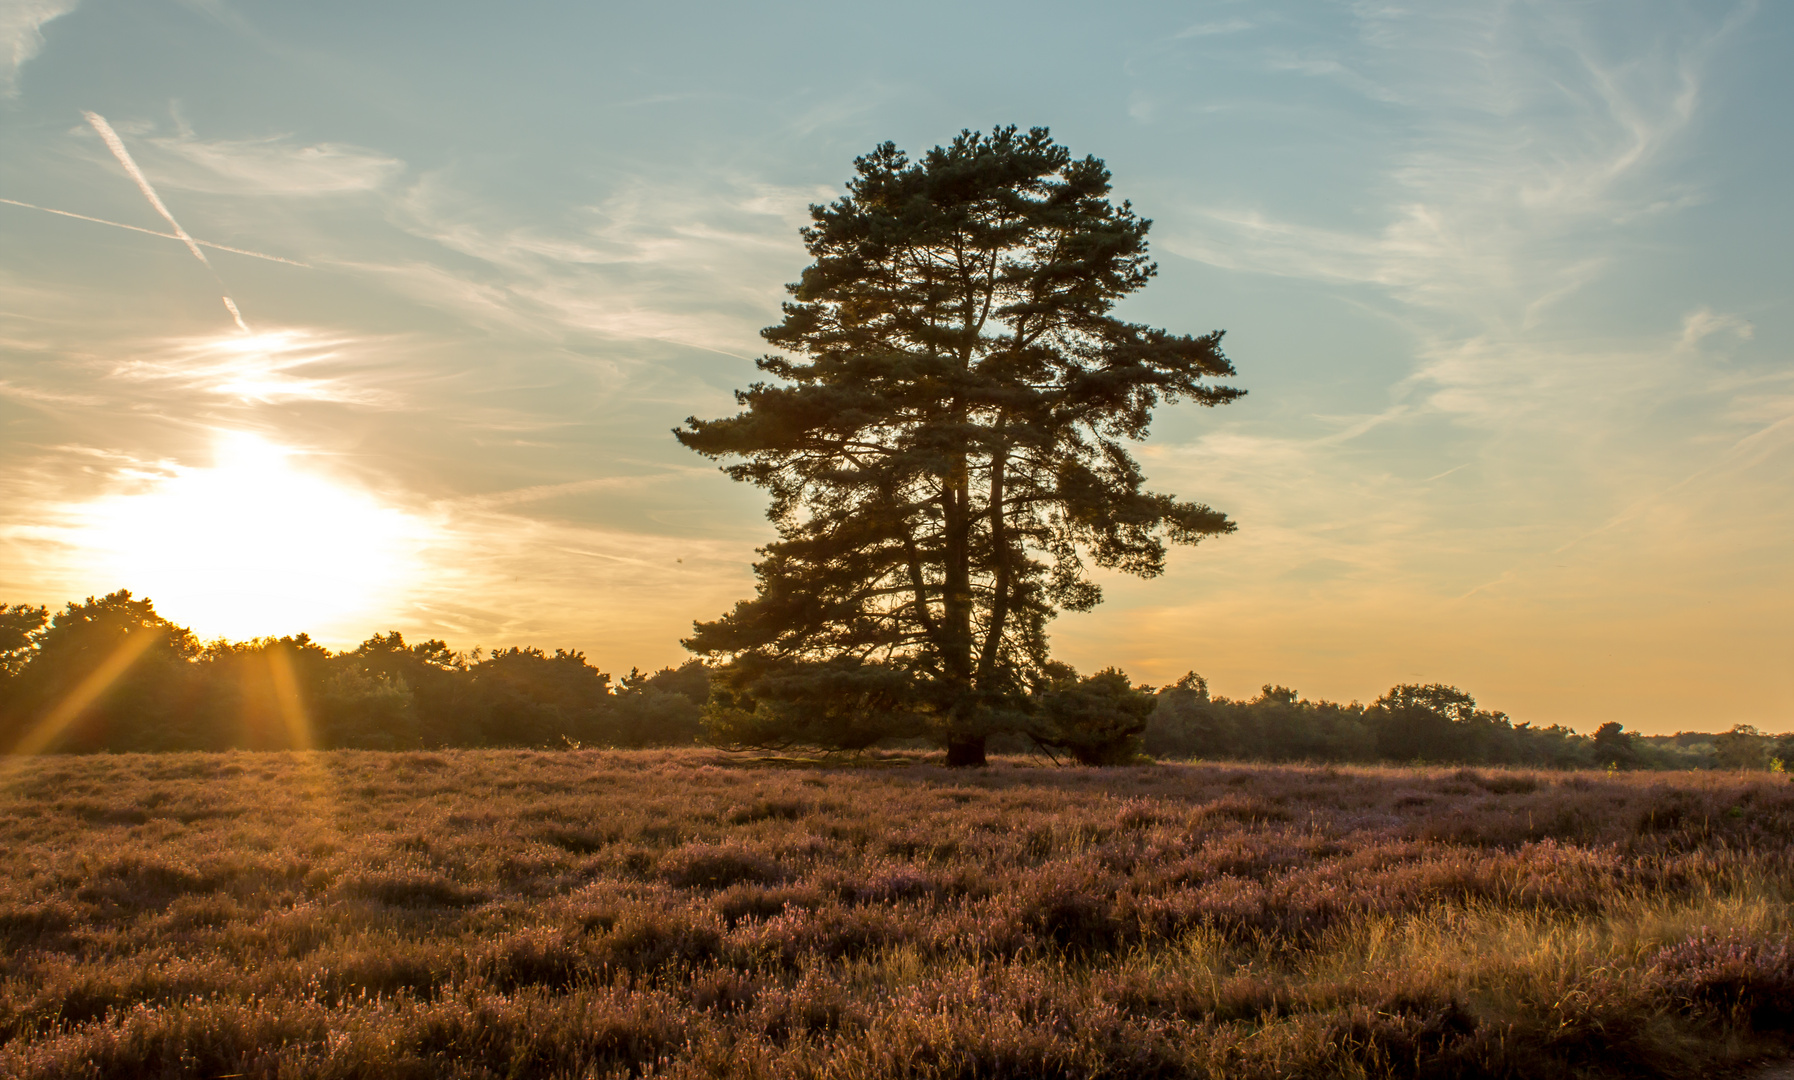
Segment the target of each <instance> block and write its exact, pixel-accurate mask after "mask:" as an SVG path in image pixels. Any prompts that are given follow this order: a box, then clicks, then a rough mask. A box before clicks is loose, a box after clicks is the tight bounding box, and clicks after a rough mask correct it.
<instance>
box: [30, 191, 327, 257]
mask: <svg viewBox="0 0 1794 1080" xmlns="http://www.w3.org/2000/svg"><path fill="white" fill-rule="evenodd" d="M0 203H5V204H6V205H8V206H23V207H24V208H25V209H27V210H42V211H43V212H44V213H46V214H57V215H60V216H62V217H66V218H74V219H75V220H77V221H91V222H93V223H94V224H95V225H110V226H112V227H113V228H115V229H129V230H131V231H132V232H140V233H147V234H148V235H150V236H160V237H161V238H162V239H164V240H179V239H180V237H178V236H176V235H175V234H173V233H171V232H161V231H159V230H156V229H146V228H144V227H143V226H141V225H126V224H125V223H124V222H122V221H107V220H106V219H105V218H98V217H88V216H87V215H86V214H76V213H71V212H70V211H67V210H56V209H53V208H51V207H48V206H39V205H37V204H36V203H28V202H20V201H19V200H17V199H0ZM193 242H194V243H195V244H198V245H199V246H200V247H208V248H211V249H212V250H213V251H228V252H230V253H231V254H232V255H247V256H249V257H250V258H252V259H267V260H268V261H269V262H277V263H286V264H287V265H288V266H301V267H304V268H305V269H307V270H311V269H314V267H313V266H312V264H311V263H304V262H300V261H299V260H298V259H288V258H285V257H283V256H280V255H270V254H268V253H267V252H265V251H250V250H248V249H247V248H239V247H231V246H230V245H229V244H215V243H213V242H212V241H210V240H201V239H199V238H197V237H195V238H194V240H193Z"/></svg>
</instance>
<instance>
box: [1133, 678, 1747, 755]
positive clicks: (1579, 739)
mask: <svg viewBox="0 0 1794 1080" xmlns="http://www.w3.org/2000/svg"><path fill="white" fill-rule="evenodd" d="M1600 730H1601V732H1605V733H1606V734H1605V735H1604V736H1603V735H1601V734H1600V733H1599V732H1598V733H1597V735H1596V736H1595V737H1593V738H1591V737H1590V736H1586V735H1578V734H1576V733H1575V732H1574V731H1571V730H1570V729H1568V728H1565V727H1561V726H1558V725H1552V726H1550V727H1543V728H1538V727H1533V726H1532V725H1530V724H1526V723H1519V724H1516V723H1514V722H1513V721H1512V720H1510V719H1509V718H1508V716H1507V714H1506V713H1502V712H1499V711H1491V710H1484V709H1478V708H1477V707H1476V700H1475V699H1474V698H1472V697H1471V696H1470V695H1469V694H1466V693H1464V692H1463V691H1462V690H1459V689H1458V688H1457V687H1454V686H1443V685H1439V684H1431V685H1425V686H1421V685H1403V686H1397V687H1394V688H1392V689H1391V690H1390V691H1389V693H1387V694H1385V695H1383V696H1382V697H1381V698H1378V699H1377V701H1376V702H1375V703H1373V704H1371V705H1368V706H1366V705H1360V704H1358V703H1357V702H1352V703H1351V704H1349V705H1341V704H1339V703H1337V702H1331V701H1308V700H1306V699H1302V698H1299V697H1298V696H1297V695H1296V693H1295V691H1293V690H1290V689H1288V688H1287V687H1280V686H1266V687H1265V688H1264V690H1263V691H1262V692H1261V693H1260V695H1259V696H1258V697H1257V698H1254V699H1252V700H1250V701H1230V700H1228V699H1227V698H1224V697H1217V698H1211V697H1210V696H1209V694H1208V684H1207V683H1206V682H1204V681H1203V679H1202V677H1201V676H1199V675H1196V674H1195V673H1193V672H1192V673H1191V674H1190V675H1187V676H1185V678H1184V679H1183V681H1181V682H1179V683H1178V684H1176V685H1175V686H1168V687H1166V688H1164V689H1163V690H1161V691H1159V694H1158V700H1157V707H1156V708H1155V709H1154V711H1153V713H1152V717H1151V720H1150V722H1149V723H1148V725H1147V730H1146V734H1145V747H1146V751H1147V753H1150V754H1153V755H1156V756H1158V757H1171V758H1189V757H1199V758H1211V759H1216V758H1219V759H1230V758H1231V759H1245V760H1260V761H1340V762H1347V761H1356V762H1372V761H1397V762H1433V763H1439V764H1471V765H1531V766H1542V767H1548V768H1590V767H1605V766H1607V765H1609V764H1610V763H1613V762H1616V761H1617V762H1618V764H1619V765H1620V767H1621V768H1691V767H1711V766H1712V764H1713V760H1712V758H1710V757H1700V756H1696V755H1685V754H1675V753H1669V752H1666V751H1663V750H1660V749H1657V748H1656V747H1655V745H1654V743H1653V742H1652V740H1648V739H1639V738H1637V737H1634V736H1630V735H1627V734H1625V733H1624V731H1623V730H1622V729H1621V727H1620V725H1618V724H1617V723H1610V724H1608V725H1606V726H1605V727H1603V728H1602V729H1600ZM1664 738H1665V739H1666V740H1667V737H1664ZM1702 738H1704V739H1708V738H1712V736H1702ZM1622 752H1626V753H1629V756H1626V757H1621V756H1619V755H1620V754H1621V753H1622Z"/></svg>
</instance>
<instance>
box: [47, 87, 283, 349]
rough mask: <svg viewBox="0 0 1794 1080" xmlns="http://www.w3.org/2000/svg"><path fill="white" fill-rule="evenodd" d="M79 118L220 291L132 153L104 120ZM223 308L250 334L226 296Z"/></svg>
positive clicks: (195, 246) (190, 239)
mask: <svg viewBox="0 0 1794 1080" xmlns="http://www.w3.org/2000/svg"><path fill="white" fill-rule="evenodd" d="M81 115H82V116H85V117H87V122H88V123H89V124H92V125H93V129H94V130H95V131H97V132H99V133H100V138H102V139H104V140H105V141H106V148H107V149H109V150H111V151H112V156H113V157H115V158H117V159H118V163H119V164H120V165H123V166H124V167H125V171H126V172H128V173H130V174H131V179H133V180H135V181H137V190H139V191H141V192H143V197H144V198H146V199H148V200H149V204H150V205H151V206H153V207H155V208H156V213H158V214H161V215H162V217H163V218H164V219H165V220H166V221H167V222H168V225H169V227H170V228H172V229H173V230H174V237H175V239H176V240H179V241H180V242H181V243H183V244H186V245H187V250H188V251H191V252H192V253H193V257H194V258H195V259H198V260H199V261H200V263H201V264H203V265H204V266H205V268H206V269H207V270H210V271H211V273H212V280H213V281H216V282H217V283H218V284H219V286H221V287H222V286H223V285H224V279H223V278H221V277H219V276H218V271H217V270H215V269H213V267H212V260H210V259H208V258H206V253H205V252H203V251H201V250H199V244H198V242H197V241H195V240H194V239H193V237H191V236H189V235H187V230H186V229H183V228H181V223H180V222H178V221H176V220H175V219H174V215H173V214H171V213H169V212H168V207H166V206H164V205H162V198H161V196H159V195H157V194H156V189H155V188H153V187H150V182H149V177H147V176H145V175H143V170H142V169H139V168H138V167H137V162H135V161H133V160H132V159H131V152H130V151H129V150H126V149H125V141H124V140H123V139H121V138H119V137H118V132H116V131H113V130H112V125H111V124H108V123H107V122H106V118H105V117H104V116H101V115H100V114H99V113H97V112H83V113H82V114H81ZM224 307H225V310H226V311H229V312H230V317H231V318H232V319H235V320H236V322H237V328H238V329H240V330H242V331H243V332H244V333H245V334H247V333H249V332H250V331H249V324H248V323H246V322H244V321H243V313H242V312H240V311H238V310H237V303H236V301H234V300H232V299H231V298H230V295H229V294H228V293H227V294H225V296H224Z"/></svg>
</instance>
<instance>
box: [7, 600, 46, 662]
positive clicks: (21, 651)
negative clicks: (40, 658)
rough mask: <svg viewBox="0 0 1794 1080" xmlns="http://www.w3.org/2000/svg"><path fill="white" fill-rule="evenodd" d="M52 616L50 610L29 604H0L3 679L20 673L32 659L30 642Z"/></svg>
mask: <svg viewBox="0 0 1794 1080" xmlns="http://www.w3.org/2000/svg"><path fill="white" fill-rule="evenodd" d="M49 619H50V609H49V608H46V607H42V606H39V607H32V606H31V605H30V604H13V605H11V606H6V605H0V680H4V679H9V678H11V677H12V676H14V675H17V674H18V673H19V672H20V671H21V670H23V668H24V667H25V661H26V660H28V659H30V658H31V645H32V642H33V641H34V640H35V639H36V637H37V635H38V634H39V633H40V632H41V631H42V630H43V628H44V623H46V622H48V621H49Z"/></svg>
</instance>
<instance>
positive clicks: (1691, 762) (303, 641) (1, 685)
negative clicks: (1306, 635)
mask: <svg viewBox="0 0 1794 1080" xmlns="http://www.w3.org/2000/svg"><path fill="white" fill-rule="evenodd" d="M1054 668H1055V671H1056V676H1055V678H1054V680H1053V681H1051V682H1049V683H1046V684H1043V686H1041V687H1040V688H1038V689H1037V691H1036V692H1035V693H1033V694H1032V695H1030V698H1029V700H1028V701H1027V702H1026V703H1024V704H1025V710H1024V712H1023V713H1018V715H1017V716H1016V717H1014V718H1013V721H1014V726H1013V727H1012V728H1011V729H1010V733H1009V734H1007V735H1003V736H999V737H998V738H997V739H996V740H995V742H994V744H993V747H992V748H993V749H996V750H1007V751H1013V752H1025V751H1045V752H1047V753H1049V754H1053V755H1055V756H1060V757H1064V758H1068V759H1070V760H1074V761H1078V762H1081V763H1084V764H1112V763H1118V762H1125V761H1130V760H1136V759H1137V758H1138V757H1139V755H1141V754H1146V755H1149V756H1151V757H1155V758H1161V759H1189V758H1206V759H1211V760H1238V761H1279V762H1298V761H1305V762H1340V763H1352V762H1356V763H1375V762H1409V763H1421V762H1424V763H1435V764H1473V765H1517V766H1531V767H1540V768H1621V769H1686V768H1729V769H1774V770H1777V771H1780V770H1782V768H1783V763H1784V762H1786V763H1789V765H1788V768H1789V770H1791V771H1794V735H1783V736H1776V735H1768V734H1764V733H1761V732H1759V731H1757V730H1756V729H1755V728H1752V727H1749V726H1739V727H1735V728H1733V729H1732V730H1731V731H1728V732H1723V733H1719V734H1706V733H1700V732H1682V733H1678V734H1676V735H1673V736H1667V735H1666V736H1640V735H1635V734H1632V733H1629V732H1627V731H1625V730H1624V728H1623V727H1621V725H1619V724H1617V723H1611V722H1610V723H1606V724H1603V725H1601V727H1599V728H1598V729H1596V731H1595V732H1594V733H1593V734H1591V735H1582V734H1578V733H1577V732H1575V731H1573V730H1571V729H1569V728H1566V727H1562V726H1559V725H1552V726H1549V727H1533V726H1532V725H1530V724H1527V723H1523V722H1522V723H1515V722H1514V721H1513V720H1512V719H1510V718H1509V717H1508V716H1507V715H1506V714H1505V713H1502V712H1499V711H1492V710H1487V709H1481V708H1478V707H1477V703H1476V701H1475V699H1474V698H1472V697H1471V696H1470V695H1469V694H1466V693H1464V692H1463V691H1461V690H1458V689H1457V688H1455V687H1450V686H1441V685H1436V684H1435V685H1425V686H1422V685H1404V686H1397V687H1394V688H1393V689H1391V690H1390V691H1389V692H1388V693H1387V694H1385V695H1383V696H1382V697H1380V698H1378V699H1377V700H1376V701H1374V702H1372V703H1371V704H1369V705H1362V704H1359V703H1357V702H1352V703H1350V704H1344V705H1342V704H1339V703H1337V702H1331V701H1310V700H1307V699H1304V698H1301V697H1299V696H1298V695H1297V694H1296V693H1295V692H1294V691H1293V690H1290V689H1288V688H1286V687H1281V686H1266V687H1264V689H1263V691H1262V692H1261V693H1260V694H1259V695H1258V696H1257V697H1255V698H1252V699H1249V700H1238V701H1236V700H1231V699H1229V698H1227V697H1225V696H1221V695H1211V694H1210V693H1209V692H1208V685H1207V683H1206V682H1205V681H1204V680H1203V679H1202V678H1201V677H1200V676H1198V675H1196V674H1194V673H1191V674H1190V675H1188V676H1186V677H1185V678H1184V679H1182V680H1180V681H1179V682H1177V683H1176V684H1174V685H1171V686H1167V687H1164V688H1161V689H1156V690H1155V689H1154V688H1153V687H1149V686H1135V685H1133V684H1132V683H1131V682H1130V681H1129V680H1128V678H1127V676H1126V675H1125V674H1123V673H1122V672H1119V671H1116V670H1114V669H1108V670H1105V671H1102V672H1098V673H1097V674H1095V675H1092V676H1087V677H1080V676H1078V675H1077V674H1076V673H1075V672H1073V671H1071V670H1070V669H1069V668H1064V667H1063V666H1060V665H1054ZM862 674H863V673H862ZM825 681H826V680H825ZM859 681H864V680H863V679H861V680H859ZM713 691H714V692H713ZM815 696H817V697H818V699H819V700H820V699H823V698H827V699H830V700H832V699H833V698H836V697H840V698H841V699H842V701H843V702H849V703H853V702H857V705H855V706H854V707H853V708H845V707H843V708H832V707H831V708H821V707H818V708H816V709H813V710H811V714H810V715H808V716H807V717H806V716H800V715H787V714H785V713H760V714H754V715H746V714H743V713H742V712H741V710H740V709H739V708H736V707H734V706H735V702H734V699H732V698H731V695H730V692H729V691H728V690H727V689H726V688H725V686H724V684H722V683H718V684H717V685H716V686H713V685H712V672H711V669H709V668H706V667H705V666H704V665H703V664H702V663H700V662H699V661H696V660H693V661H690V662H688V663H686V664H684V665H683V666H681V667H677V668H671V667H668V668H662V669H660V670H659V671H656V672H653V673H643V672H639V671H635V670H632V671H631V672H630V673H629V675H627V676H625V677H623V678H622V679H620V680H617V681H613V680H612V678H611V676H610V675H609V674H607V673H605V672H602V671H599V670H598V669H597V668H595V667H593V666H592V665H591V664H590V663H589V662H588V661H587V660H586V658H585V656H584V654H583V653H580V652H578V651H571V650H565V649H556V650H555V651H554V652H552V653H548V652H544V651H542V650H540V649H534V648H521V649H519V648H513V649H500V650H498V651H495V652H491V653H485V652H482V651H480V650H475V651H474V652H473V653H471V654H466V653H460V652H456V651H455V650H453V649H450V648H449V647H448V646H447V645H446V644H445V643H443V642H441V641H434V640H432V641H425V642H420V643H416V644H411V643H407V642H406V641H405V639H404V638H403V637H402V636H401V635H399V634H398V633H397V632H393V633H388V634H384V635H376V636H374V637H371V638H369V639H368V640H366V641H364V642H362V643H361V644H360V645H358V646H356V647H355V648H353V649H348V650H345V651H342V652H334V653H333V652H331V651H330V650H328V649H325V648H323V647H322V646H319V645H318V644H316V643H315V642H313V641H312V640H311V639H310V638H309V637H307V636H306V635H303V634H301V635H298V636H295V637H284V638H261V639H257V640H254V641H247V642H227V641H215V642H211V643H209V644H208V643H203V642H201V641H199V640H198V639H197V638H196V637H195V636H194V635H193V634H192V633H191V632H190V631H188V630H186V629H185V628H183V627H180V626H177V625H175V624H173V623H171V622H169V621H168V620H166V619H164V618H162V617H161V616H160V615H158V614H157V613H156V611H155V607H154V605H153V604H151V603H150V601H148V600H139V599H134V598H133V597H132V596H131V594H130V593H129V592H125V591H120V592H116V593H112V594H111V595H108V596H104V597H101V598H98V599H94V598H92V597H89V598H88V599H87V600H86V601H85V602H79V603H74V602H72V603H70V604H68V605H67V606H66V607H65V608H64V609H63V610H61V611H59V612H56V613H54V614H53V615H52V614H51V612H49V611H48V610H47V609H45V608H42V607H33V606H30V605H12V606H10V607H7V606H0V751H6V752H13V753H19V752H26V753H34V752H42V751H66V752H95V751H106V750H110V751H133V750H224V749H293V748H315V749H330V748H362V749H407V748H414V747H482V746H495V747H496V746H533V747H543V746H568V745H582V746H607V747H650V746H682V745H690V744H692V743H694V742H710V743H713V744H716V745H720V746H727V747H737V748H742V747H764V748H785V747H801V748H819V749H826V750H835V749H860V748H864V747H867V746H871V745H879V744H883V745H891V744H893V743H895V744H898V745H906V744H907V745H923V744H925V742H926V740H924V739H921V738H919V737H918V734H917V733H916V732H910V731H907V730H906V729H904V728H901V727H887V728H880V727H879V726H878V724H877V723H876V722H873V721H872V720H871V718H870V717H869V715H868V714H869V713H881V712H882V713H884V714H886V715H889V714H891V713H893V712H896V711H899V710H894V709H892V708H890V707H889V703H886V704H885V706H884V707H882V708H881V707H879V706H878V704H877V703H876V702H874V701H873V700H872V698H871V697H868V695H867V694H866V692H865V691H864V688H863V687H860V686H859V684H858V682H855V683H854V692H853V693H852V694H847V695H843V694H841V692H840V691H839V689H838V688H836V689H833V690H831V691H830V692H829V693H827V694H817V695H815ZM887 696H888V695H887Z"/></svg>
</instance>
